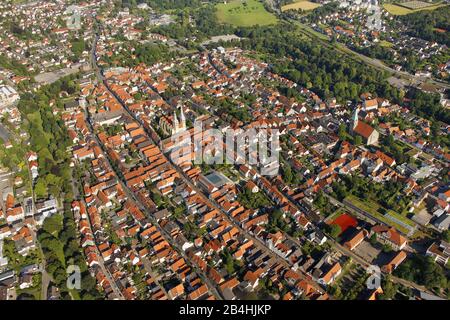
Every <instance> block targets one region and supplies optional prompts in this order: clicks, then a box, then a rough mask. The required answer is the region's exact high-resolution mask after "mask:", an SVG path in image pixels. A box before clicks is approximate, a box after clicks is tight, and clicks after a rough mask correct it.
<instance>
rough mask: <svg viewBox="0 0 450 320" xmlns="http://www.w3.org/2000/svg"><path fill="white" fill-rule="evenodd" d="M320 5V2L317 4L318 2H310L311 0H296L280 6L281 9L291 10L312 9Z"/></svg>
mask: <svg viewBox="0 0 450 320" xmlns="http://www.w3.org/2000/svg"><path fill="white" fill-rule="evenodd" d="M320 6H321V4H319V3H315V2H311V1H307V0H297V1H296V2H294V3H291V4H287V5H285V6H282V7H281V11H286V10H292V9H293V10H303V11H310V10H314V9H315V8H318V7H320Z"/></svg>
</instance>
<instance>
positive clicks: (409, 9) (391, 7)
mask: <svg viewBox="0 0 450 320" xmlns="http://www.w3.org/2000/svg"><path fill="white" fill-rule="evenodd" d="M446 5H447V4H445V3H442V2H439V3H427V2H422V1H409V2H403V3H398V4H392V3H386V4H383V7H384V9H386V11H387V12H389V13H390V14H393V15H395V16H403V15H406V14H410V13H413V12H419V11H422V10H435V9H437V8H441V7H444V6H446Z"/></svg>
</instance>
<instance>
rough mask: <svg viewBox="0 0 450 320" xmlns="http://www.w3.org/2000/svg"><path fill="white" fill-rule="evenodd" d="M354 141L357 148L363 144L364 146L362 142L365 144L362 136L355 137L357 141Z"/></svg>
mask: <svg viewBox="0 0 450 320" xmlns="http://www.w3.org/2000/svg"><path fill="white" fill-rule="evenodd" d="M354 141H355V145H356V146H359V145H361V144H362V142H363V141H362V138H361V136H360V135H356V136H355V140H354Z"/></svg>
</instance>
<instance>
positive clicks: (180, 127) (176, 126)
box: [172, 106, 186, 134]
mask: <svg viewBox="0 0 450 320" xmlns="http://www.w3.org/2000/svg"><path fill="white" fill-rule="evenodd" d="M185 130H186V118H185V116H184V111H183V106H181V107H180V121H178V117H177V111H176V110H175V111H174V112H173V129H172V134H175V133H178V132H180V131H185Z"/></svg>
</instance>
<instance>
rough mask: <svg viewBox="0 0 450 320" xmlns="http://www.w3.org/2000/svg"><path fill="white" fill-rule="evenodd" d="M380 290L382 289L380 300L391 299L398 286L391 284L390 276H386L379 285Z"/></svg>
mask: <svg viewBox="0 0 450 320" xmlns="http://www.w3.org/2000/svg"><path fill="white" fill-rule="evenodd" d="M381 288H382V289H383V293H382V294H380V299H382V300H391V299H393V298H394V296H395V294H396V293H397V290H398V286H397V285H395V284H394V283H393V282H392V280H391V277H390V275H387V276H386V278H385V279H384V281H383V283H382V285H381Z"/></svg>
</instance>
